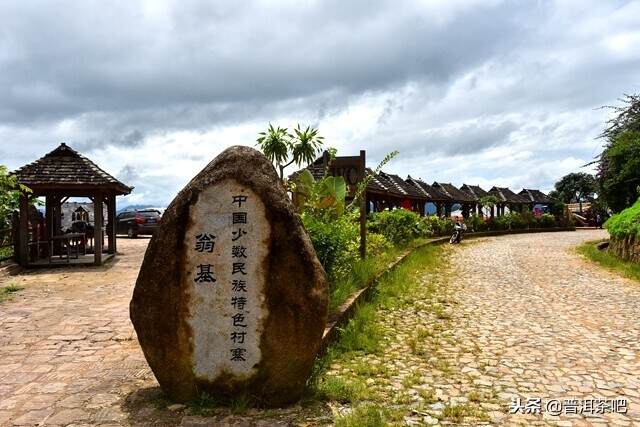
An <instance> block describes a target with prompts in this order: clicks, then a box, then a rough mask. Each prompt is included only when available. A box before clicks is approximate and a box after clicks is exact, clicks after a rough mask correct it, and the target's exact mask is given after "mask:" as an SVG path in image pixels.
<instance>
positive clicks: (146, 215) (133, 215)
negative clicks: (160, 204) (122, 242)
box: [116, 209, 162, 239]
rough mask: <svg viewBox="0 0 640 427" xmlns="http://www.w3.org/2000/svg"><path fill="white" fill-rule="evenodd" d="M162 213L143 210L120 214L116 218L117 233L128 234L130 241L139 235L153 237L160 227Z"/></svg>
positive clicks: (153, 210) (154, 210)
mask: <svg viewBox="0 0 640 427" xmlns="http://www.w3.org/2000/svg"><path fill="white" fill-rule="evenodd" d="M161 218H162V216H161V214H160V211H158V210H156V209H142V210H135V211H124V212H120V213H119V214H118V216H116V233H117V234H126V235H127V236H128V237H129V238H130V239H134V238H136V237H137V236H138V235H143V234H147V235H151V234H153V233H154V232H155V231H156V230H157V229H158V227H159V226H160V221H161Z"/></svg>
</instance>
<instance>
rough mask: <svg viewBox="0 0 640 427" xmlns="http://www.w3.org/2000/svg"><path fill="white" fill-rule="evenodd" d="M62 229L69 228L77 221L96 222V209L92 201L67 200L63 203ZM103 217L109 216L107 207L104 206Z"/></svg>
mask: <svg viewBox="0 0 640 427" xmlns="http://www.w3.org/2000/svg"><path fill="white" fill-rule="evenodd" d="M61 209H62V213H61V215H62V221H61V222H62V224H61V225H62V229H63V230H69V229H71V228H72V226H73V223H74V222H76V221H84V222H86V223H89V224H93V223H94V210H93V203H92V202H65V203H63V204H62V207H61ZM102 215H103V218H107V215H108V212H107V207H106V206H104V207H103V208H102Z"/></svg>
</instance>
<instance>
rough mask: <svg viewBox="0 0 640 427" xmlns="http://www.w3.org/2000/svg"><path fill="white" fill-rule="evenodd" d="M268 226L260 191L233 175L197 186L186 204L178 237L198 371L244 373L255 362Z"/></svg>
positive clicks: (206, 373) (202, 374)
mask: <svg viewBox="0 0 640 427" xmlns="http://www.w3.org/2000/svg"><path fill="white" fill-rule="evenodd" d="M212 213H215V214H213V215H212ZM270 228H271V227H270V226H269V222H268V221H267V218H266V216H265V209H264V204H263V203H262V201H261V200H260V197H258V196H257V195H256V194H255V193H253V191H252V190H251V189H249V188H247V187H246V186H243V185H241V184H239V183H238V182H236V181H235V180H233V179H229V180H225V181H223V182H221V183H219V184H217V185H215V186H212V187H210V188H209V189H207V190H205V191H204V192H203V193H202V194H201V195H200V197H199V198H198V201H197V202H196V203H195V205H194V206H193V207H192V209H191V212H190V221H189V228H188V229H187V233H186V234H185V243H184V244H185V246H190V248H188V250H189V256H188V258H187V264H186V267H187V271H192V274H191V276H188V275H187V276H186V277H185V278H184V280H185V286H186V288H187V289H188V294H189V296H190V298H191V300H192V304H191V306H190V316H189V317H188V323H189V325H190V326H191V329H192V330H193V333H194V340H193V358H192V364H193V369H194V372H195V373H196V375H197V376H198V377H201V378H206V379H209V380H213V379H215V378H216V377H217V376H219V375H220V374H222V373H223V372H230V373H233V374H235V375H247V374H250V373H251V372H252V371H253V370H254V366H256V365H257V364H258V363H259V362H260V358H261V350H260V346H259V340H258V338H259V337H260V334H261V331H262V324H263V320H264V318H265V307H264V294H263V287H264V282H265V275H264V270H263V269H262V266H263V265H264V262H265V259H266V255H267V245H268V242H269V238H270V233H271V229H270Z"/></svg>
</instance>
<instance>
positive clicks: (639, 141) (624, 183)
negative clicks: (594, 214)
mask: <svg viewBox="0 0 640 427" xmlns="http://www.w3.org/2000/svg"><path fill="white" fill-rule="evenodd" d="M621 101H622V102H623V105H622V106H617V107H607V108H610V109H613V111H614V112H615V115H614V117H613V118H612V119H610V120H609V121H608V122H607V127H606V128H605V130H604V131H603V132H602V134H601V135H600V136H601V137H602V138H604V139H606V143H605V146H604V150H603V152H602V153H601V154H600V156H599V158H598V159H597V160H596V162H595V163H597V169H598V172H597V175H596V176H597V179H598V186H599V191H598V194H599V195H600V198H601V199H602V200H603V201H604V202H605V203H606V204H607V206H608V207H609V208H611V210H613V211H614V212H620V211H622V210H623V209H625V208H627V207H629V206H631V205H632V204H633V203H634V202H635V201H636V200H637V199H638V196H640V192H639V190H638V187H639V186H640V94H636V95H625V96H624V97H623V98H622V99H621Z"/></svg>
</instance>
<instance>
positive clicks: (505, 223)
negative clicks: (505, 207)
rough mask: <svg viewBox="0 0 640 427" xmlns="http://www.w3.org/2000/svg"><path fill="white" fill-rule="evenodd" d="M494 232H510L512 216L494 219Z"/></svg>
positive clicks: (507, 215)
mask: <svg viewBox="0 0 640 427" xmlns="http://www.w3.org/2000/svg"><path fill="white" fill-rule="evenodd" d="M493 227H494V230H509V229H511V215H510V214H506V215H502V216H497V217H495V218H493Z"/></svg>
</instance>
